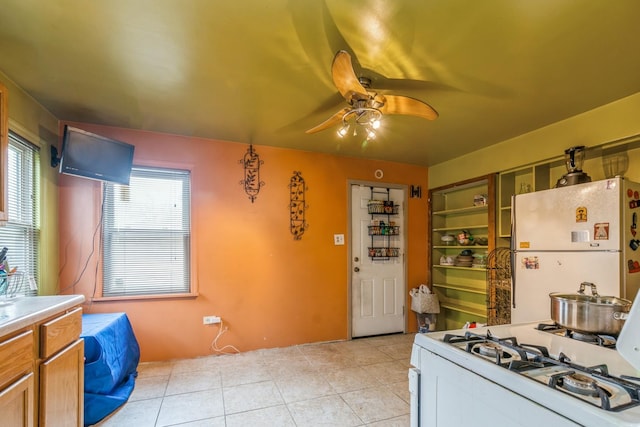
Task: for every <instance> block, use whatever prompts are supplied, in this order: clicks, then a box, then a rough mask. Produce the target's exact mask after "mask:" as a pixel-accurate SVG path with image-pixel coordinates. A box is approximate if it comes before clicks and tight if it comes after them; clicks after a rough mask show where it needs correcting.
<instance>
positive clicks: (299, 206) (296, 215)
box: [289, 171, 308, 240]
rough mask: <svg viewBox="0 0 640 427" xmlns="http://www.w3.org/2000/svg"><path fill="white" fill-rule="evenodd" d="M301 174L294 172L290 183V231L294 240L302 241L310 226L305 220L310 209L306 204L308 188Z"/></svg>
mask: <svg viewBox="0 0 640 427" xmlns="http://www.w3.org/2000/svg"><path fill="white" fill-rule="evenodd" d="M300 174H301V172H297V171H293V176H292V177H291V180H290V181H289V200H290V204H289V215H290V219H291V223H290V229H291V234H293V238H294V240H300V239H302V235H303V234H304V231H305V230H306V229H307V227H308V224H307V223H306V221H305V219H304V218H305V217H304V214H305V210H306V209H307V207H308V206H307V205H306V203H305V193H306V191H307V187H306V186H305V183H304V178H302V176H301V175H300Z"/></svg>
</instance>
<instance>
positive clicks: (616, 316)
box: [549, 282, 631, 335]
mask: <svg viewBox="0 0 640 427" xmlns="http://www.w3.org/2000/svg"><path fill="white" fill-rule="evenodd" d="M587 286H589V287H591V295H585V293H584V289H585V287H587ZM549 297H550V298H551V318H552V319H553V320H554V321H555V322H556V323H558V324H559V325H560V326H563V327H565V328H568V329H573V330H576V331H580V332H587V333H591V334H595V333H597V334H605V335H618V334H619V333H620V331H621V330H622V326H623V325H624V321H625V320H626V318H627V316H628V313H629V310H630V309H631V301H629V300H626V299H623V298H617V297H603V296H600V295H598V291H597V289H596V285H594V284H593V283H589V282H583V283H581V284H580V289H579V290H578V293H577V294H563V293H559V292H554V293H551V294H549Z"/></svg>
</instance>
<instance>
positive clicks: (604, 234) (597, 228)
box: [593, 222, 609, 240]
mask: <svg viewBox="0 0 640 427" xmlns="http://www.w3.org/2000/svg"><path fill="white" fill-rule="evenodd" d="M593 239H594V240H609V223H608V222H596V223H595V224H594V225H593Z"/></svg>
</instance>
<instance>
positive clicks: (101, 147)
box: [60, 126, 134, 185]
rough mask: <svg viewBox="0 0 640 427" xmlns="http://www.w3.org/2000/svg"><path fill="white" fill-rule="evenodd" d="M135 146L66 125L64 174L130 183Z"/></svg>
mask: <svg viewBox="0 0 640 427" xmlns="http://www.w3.org/2000/svg"><path fill="white" fill-rule="evenodd" d="M133 150H134V146H133V145H131V144H127V143H124V142H121V141H116V140H114V139H109V138H105V137H103V136H100V135H96V134H93V133H91V132H86V131H84V130H82V129H78V128H75V127H72V126H65V127H64V137H63V142H62V156H61V159H60V173H64V174H67V175H75V176H81V177H84V178H91V179H98V180H100V181H109V182H116V183H119V184H125V185H129V177H130V176H131V166H132V164H133Z"/></svg>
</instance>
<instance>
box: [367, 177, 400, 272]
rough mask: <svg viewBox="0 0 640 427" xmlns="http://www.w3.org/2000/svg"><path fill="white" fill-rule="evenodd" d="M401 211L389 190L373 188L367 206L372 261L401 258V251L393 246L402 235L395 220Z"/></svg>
mask: <svg viewBox="0 0 640 427" xmlns="http://www.w3.org/2000/svg"><path fill="white" fill-rule="evenodd" d="M399 210H400V206H398V205H396V204H395V202H394V201H393V200H391V198H390V196H389V189H388V188H387V189H386V191H381V190H380V189H377V190H376V189H374V188H373V187H371V199H370V200H369V203H368V205H367V212H368V213H369V215H371V224H370V225H369V226H368V227H367V228H368V233H369V236H370V237H371V246H369V258H371V259H372V260H388V259H389V258H396V257H398V256H400V249H399V248H397V247H394V246H393V244H394V243H395V242H396V240H395V239H396V238H397V237H398V236H399V235H400V227H399V226H397V225H396V224H395V221H394V220H393V218H394V217H395V216H397V215H398V212H399Z"/></svg>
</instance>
